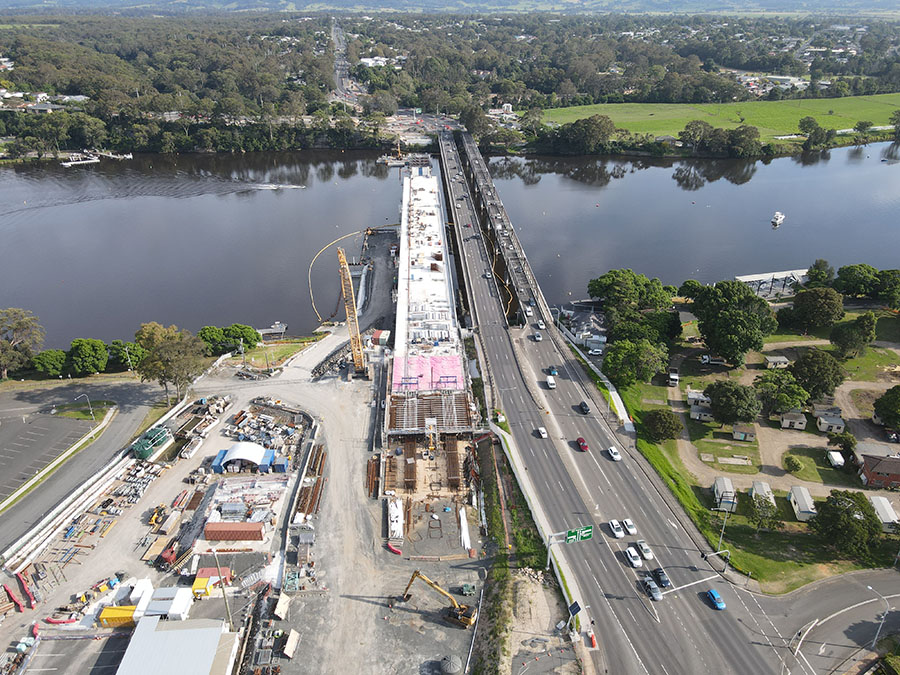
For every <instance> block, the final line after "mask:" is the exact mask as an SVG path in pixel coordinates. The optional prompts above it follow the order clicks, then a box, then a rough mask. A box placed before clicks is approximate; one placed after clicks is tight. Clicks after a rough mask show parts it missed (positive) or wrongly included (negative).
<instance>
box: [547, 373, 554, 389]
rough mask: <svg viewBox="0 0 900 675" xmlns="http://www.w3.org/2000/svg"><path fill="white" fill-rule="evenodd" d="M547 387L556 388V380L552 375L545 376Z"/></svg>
mask: <svg viewBox="0 0 900 675" xmlns="http://www.w3.org/2000/svg"><path fill="white" fill-rule="evenodd" d="M547 389H556V380H555V379H554V377H553V376H552V375H548V376H547Z"/></svg>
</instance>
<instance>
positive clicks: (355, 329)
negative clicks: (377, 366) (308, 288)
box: [337, 247, 366, 373]
mask: <svg viewBox="0 0 900 675" xmlns="http://www.w3.org/2000/svg"><path fill="white" fill-rule="evenodd" d="M337 254H338V262H339V263H340V266H341V293H342V294H343V296H344V310H345V311H346V312H347V329H348V330H349V331H350V351H352V352H353V367H354V369H355V370H356V372H357V373H362V372H365V370H366V363H365V359H364V357H363V349H362V338H361V337H360V335H359V321H358V320H357V318H356V297H355V296H354V294H353V280H352V279H351V278H350V267H349V266H348V265H347V256H345V255H344V249H342V248H340V247H339V248H338V250H337Z"/></svg>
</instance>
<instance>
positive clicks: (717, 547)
mask: <svg viewBox="0 0 900 675" xmlns="http://www.w3.org/2000/svg"><path fill="white" fill-rule="evenodd" d="M732 499H734V495H732ZM729 513H731V511H728V510H726V511H725V520H723V521H722V531H721V532H720V533H719V544H718V546H716V550H717V551H719V550H721V548H722V538H723V537H724V536H725V525H726V524H727V523H728V514H729Z"/></svg>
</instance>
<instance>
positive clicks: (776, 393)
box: [753, 369, 809, 417]
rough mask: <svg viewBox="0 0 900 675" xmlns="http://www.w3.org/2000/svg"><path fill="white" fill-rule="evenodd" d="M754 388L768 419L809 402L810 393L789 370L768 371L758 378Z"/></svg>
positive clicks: (754, 382)
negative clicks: (774, 414)
mask: <svg viewBox="0 0 900 675" xmlns="http://www.w3.org/2000/svg"><path fill="white" fill-rule="evenodd" d="M753 386H754V387H755V388H756V395H757V396H758V397H759V400H760V403H761V404H762V413H763V415H765V416H766V417H769V416H770V415H772V414H773V413H776V414H778V413H783V412H787V411H789V410H794V409H795V408H800V407H802V406H803V404H804V403H806V401H807V400H809V393H808V392H807V391H806V389H804V388H803V387H801V386H800V385H799V384H797V380H796V379H795V378H794V376H793V375H792V374H791V373H790V372H789V371H787V370H783V369H777V370H767V371H765V372H764V373H762V374H761V375H758V376H757V377H756V379H755V380H754V381H753Z"/></svg>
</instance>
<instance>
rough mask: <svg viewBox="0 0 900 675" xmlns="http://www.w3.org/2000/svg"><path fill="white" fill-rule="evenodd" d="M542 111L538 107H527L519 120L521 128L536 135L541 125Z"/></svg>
mask: <svg viewBox="0 0 900 675" xmlns="http://www.w3.org/2000/svg"><path fill="white" fill-rule="evenodd" d="M543 118H544V111H543V110H541V109H540V108H538V107H532V108H529V109H528V110H527V111H526V112H525V114H524V115H522V119H521V121H520V122H519V126H520V127H521V128H522V129H527V130H528V131H530V132H531V135H532V136H537V132H538V129H540V128H541V127H542V126H543Z"/></svg>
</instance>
